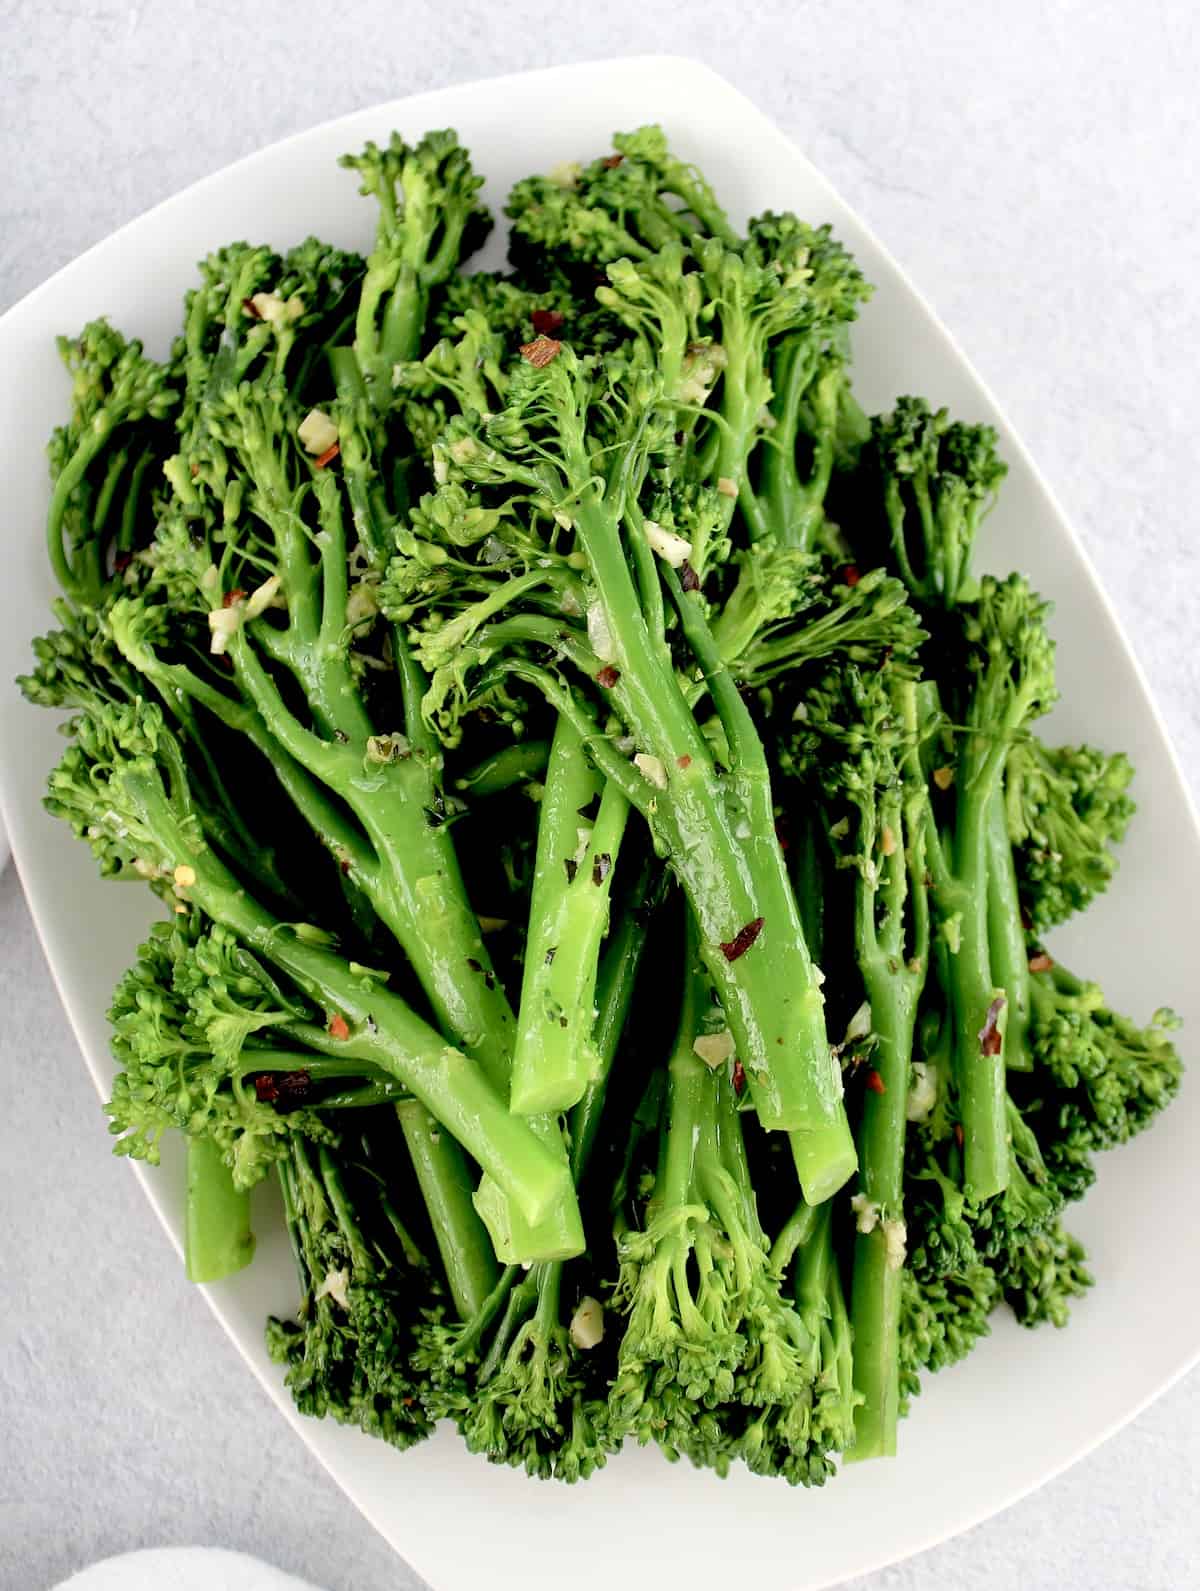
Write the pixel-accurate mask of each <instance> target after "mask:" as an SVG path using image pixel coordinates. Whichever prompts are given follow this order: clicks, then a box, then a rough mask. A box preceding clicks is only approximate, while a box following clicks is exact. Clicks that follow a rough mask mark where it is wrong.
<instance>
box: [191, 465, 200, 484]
mask: <svg viewBox="0 0 1200 1591" xmlns="http://www.w3.org/2000/svg"><path fill="white" fill-rule="evenodd" d="M199 473H200V466H199V464H193V465H192V479H193V480H195V479H196V477H197V475H199Z"/></svg>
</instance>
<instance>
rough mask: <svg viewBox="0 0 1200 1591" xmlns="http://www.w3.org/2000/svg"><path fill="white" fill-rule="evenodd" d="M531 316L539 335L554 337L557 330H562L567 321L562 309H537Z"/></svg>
mask: <svg viewBox="0 0 1200 1591" xmlns="http://www.w3.org/2000/svg"><path fill="white" fill-rule="evenodd" d="M529 318H530V320H531V321H532V322H533V329H534V331H535V332H536V333H537V335H538V336H539V337H552V336H553V335H554V333H555V332H556V331H561V330H562V328H563V327H564V326H565V325H566V321H567V317H566V316H565V315H564V314H563V312H562V310H561V309H535V310H534V312H533V314H532V315H530V317H529Z"/></svg>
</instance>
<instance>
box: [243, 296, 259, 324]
mask: <svg viewBox="0 0 1200 1591" xmlns="http://www.w3.org/2000/svg"><path fill="white" fill-rule="evenodd" d="M242 308H243V309H244V310H245V311H246V313H247V315H249V317H250V319H251V320H261V319H262V316H261V315H260V314H259V313H258V305H257V304H256V303H255V302H254V300H253V299H252V298H243V299H242Z"/></svg>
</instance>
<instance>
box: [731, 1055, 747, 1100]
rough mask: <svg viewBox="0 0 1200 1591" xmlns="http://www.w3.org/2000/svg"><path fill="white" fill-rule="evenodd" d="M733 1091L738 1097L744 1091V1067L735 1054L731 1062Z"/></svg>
mask: <svg viewBox="0 0 1200 1591" xmlns="http://www.w3.org/2000/svg"><path fill="white" fill-rule="evenodd" d="M733 1091H734V1093H735V1094H737V1095H738V1097H739V1098H740V1097H741V1095H742V1094H744V1093H745V1092H746V1068H745V1067H744V1066H743V1065H742V1063H741V1061H739V1060H738V1059H737V1057H736V1056H735V1057H734V1062H733Z"/></svg>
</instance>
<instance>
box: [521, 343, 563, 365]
mask: <svg viewBox="0 0 1200 1591" xmlns="http://www.w3.org/2000/svg"><path fill="white" fill-rule="evenodd" d="M560 353H562V343H560V342H559V341H558V339H557V338H555V337H535V338H534V339H533V341H532V342H531V343H522V344H521V358H522V359H524V360H525V362H526V363H527V364H531V365H532V366H533V368H534V369H535V370H543V369H544V368H545V367H546V366H547V365H548V364H550V363H551V362H552V361H553V360H555V359H557V358H558V356H559V354H560Z"/></svg>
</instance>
